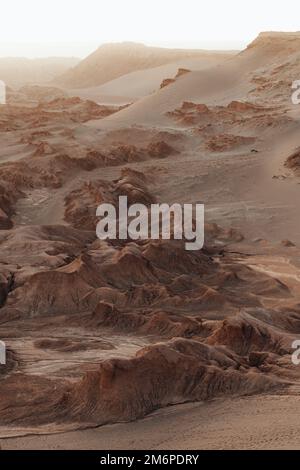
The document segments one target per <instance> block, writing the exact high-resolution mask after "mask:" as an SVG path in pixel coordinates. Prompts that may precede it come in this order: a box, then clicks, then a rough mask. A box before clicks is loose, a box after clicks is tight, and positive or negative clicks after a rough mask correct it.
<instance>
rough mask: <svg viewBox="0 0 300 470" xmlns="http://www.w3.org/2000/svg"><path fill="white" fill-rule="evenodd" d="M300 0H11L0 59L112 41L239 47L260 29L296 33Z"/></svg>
mask: <svg viewBox="0 0 300 470" xmlns="http://www.w3.org/2000/svg"><path fill="white" fill-rule="evenodd" d="M298 13H300V6H299V2H298V1H296V0H286V1H285V2H274V1H271V0H263V1H259V0H252V1H251V2H250V1H244V2H238V1H237V0H227V1H223V0H208V1H199V0H186V1H185V2H182V1H178V0H177V1H176V0H175V1H174V0H163V1H162V0H151V1H150V0H125V1H124V0H109V1H108V2H104V1H99V0H85V1H80V0H79V1H77V2H74V1H69V0H43V1H39V0H26V1H24V0H10V1H9V2H1V11H0V15H1V29H0V56H2V57H3V56H25V57H42V56H54V55H55V56H63V55H68V56H70V55H73V56H79V57H84V56H86V55H87V54H89V53H90V52H92V51H93V50H94V49H95V48H96V47H98V46H99V45H101V44H102V43H106V42H119V41H135V42H142V43H145V44H148V45H158V46H166V47H167V46H168V47H182V48H186V47H189V48H208V49H239V48H242V47H244V46H245V45H246V44H247V43H248V42H249V41H251V40H252V39H253V38H254V37H255V36H256V35H257V34H258V33H259V32H261V31H266V30H276V31H296V30H297V29H298V28H299V14H298Z"/></svg>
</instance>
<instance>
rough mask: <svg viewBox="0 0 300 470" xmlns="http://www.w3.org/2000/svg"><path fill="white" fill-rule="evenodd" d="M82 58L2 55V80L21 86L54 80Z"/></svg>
mask: <svg viewBox="0 0 300 470" xmlns="http://www.w3.org/2000/svg"><path fill="white" fill-rule="evenodd" d="M79 60H80V59H78V58H76V57H48V58H39V59H27V58H24V57H1V58H0V80H3V81H4V82H5V83H6V84H7V85H8V86H11V87H15V88H19V87H21V86H24V85H29V84H35V83H38V84H42V83H47V82H50V81H52V80H53V79H54V78H55V77H57V76H58V75H61V74H62V73H64V72H65V71H66V70H68V69H69V68H70V67H74V66H75V65H76V64H77V63H78V62H79Z"/></svg>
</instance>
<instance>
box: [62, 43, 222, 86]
mask: <svg viewBox="0 0 300 470" xmlns="http://www.w3.org/2000/svg"><path fill="white" fill-rule="evenodd" d="M228 52H229V51H228ZM212 53H214V51H204V50H197V49H188V50H185V49H167V48H160V47H149V46H145V45H143V44H136V43H131V42H124V43H113V44H104V45H102V46H100V47H99V48H98V49H97V50H96V51H95V52H93V53H92V54H91V55H89V56H88V57H87V58H86V59H84V60H82V61H81V62H80V63H79V64H77V65H76V66H75V67H73V68H72V69H70V70H68V71H67V72H65V73H64V74H62V75H61V76H60V77H58V78H57V79H56V80H55V84H57V85H60V86H64V87H67V88H86V87H93V86H99V85H103V84H104V83H106V82H109V81H111V80H114V79H116V78H119V77H121V76H122V75H125V74H128V73H131V72H135V71H138V70H145V69H148V68H153V67H159V66H161V65H165V64H169V63H172V62H176V61H178V60H181V59H189V58H200V57H205V56H206V55H209V54H212ZM215 53H216V54H218V52H217V51H216V52H215ZM220 54H223V55H224V51H222V52H220Z"/></svg>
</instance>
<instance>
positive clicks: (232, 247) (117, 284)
mask: <svg viewBox="0 0 300 470" xmlns="http://www.w3.org/2000/svg"><path fill="white" fill-rule="evenodd" d="M33 62H34V63H33ZM33 62H32V63H31V64H29V63H28V61H26V60H21V59H19V60H17V59H15V60H10V61H9V60H4V59H0V79H2V80H4V81H5V83H6V86H7V88H6V91H7V102H6V104H3V105H0V307H1V308H0V339H1V340H2V341H4V342H5V344H6V348H7V362H6V365H1V366H0V390H1V393H0V445H1V449H78V448H79V449H174V448H176V449H249V448H250V449H299V448H300V424H299V420H298V419H297V410H298V409H299V406H300V395H299V391H300V366H297V365H295V364H294V363H293V362H292V354H293V352H294V351H295V350H294V348H293V342H294V341H295V340H299V339H300V222H299V220H300V219H299V194H300V186H299V176H300V140H299V126H300V107H299V106H297V105H295V104H293V103H292V100H291V95H292V84H293V82H294V81H295V80H297V79H300V32H295V33H292V32H262V33H261V34H259V36H258V37H257V38H256V39H255V40H254V41H252V42H251V43H250V44H249V45H248V46H247V47H246V48H245V49H243V50H200V49H175V48H160V47H150V46H146V45H143V44H137V43H133V42H122V43H113V44H104V45H101V46H100V47H99V48H98V49H97V50H96V51H94V52H93V53H92V54H91V55H89V56H88V57H87V58H85V59H82V60H80V59H77V58H64V59H61V60H54V59H51V60H47V59H44V60H43V61H42V62H43V64H41V61H38V60H34V61H33ZM121 195H125V196H127V197H128V201H129V202H130V203H131V204H134V203H143V204H145V205H147V206H150V205H151V204H152V203H155V202H159V203H169V204H173V203H175V202H176V203H181V204H184V203H203V204H204V205H205V245H204V248H203V249H202V250H198V251H187V250H185V247H184V240H175V239H171V240H162V239H160V240H151V239H150V240H136V241H132V240H130V239H128V240H99V239H98V238H97V236H96V224H97V221H98V219H97V217H96V209H97V207H98V205H99V204H101V203H106V202H108V203H112V204H117V200H118V197H119V196H121Z"/></svg>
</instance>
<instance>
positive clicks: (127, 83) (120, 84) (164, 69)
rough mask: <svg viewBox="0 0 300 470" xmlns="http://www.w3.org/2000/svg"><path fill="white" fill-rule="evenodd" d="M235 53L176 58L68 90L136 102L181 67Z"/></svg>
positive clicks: (212, 62) (101, 98) (202, 64)
mask: <svg viewBox="0 0 300 470" xmlns="http://www.w3.org/2000/svg"><path fill="white" fill-rule="evenodd" d="M234 54H235V53H231V52H225V53H221V52H211V53H208V52H207V53H205V54H204V53H203V54H202V55H200V57H197V58H191V59H181V60H178V61H176V60H175V61H174V62H172V63H170V64H167V65H161V66H159V67H153V68H149V67H147V68H145V69H143V70H139V71H137V72H131V73H128V74H125V75H122V76H121V77H119V78H116V79H114V80H111V81H108V82H107V83H105V84H104V85H100V86H97V87H92V88H78V89H74V90H72V89H71V90H68V93H69V94H70V95H71V94H74V95H76V96H81V97H83V98H88V99H92V100H94V101H96V102H99V103H103V104H105V103H109V102H112V103H115V102H120V103H128V102H133V101H136V100H138V99H140V98H142V97H143V96H147V95H150V94H151V93H154V92H156V91H157V90H159V87H160V84H161V83H162V81H163V80H164V79H166V78H167V77H174V76H175V75H176V74H177V72H178V70H179V69H180V68H187V69H189V70H202V69H205V68H209V67H211V66H213V65H215V64H217V63H219V62H222V61H224V60H227V59H228V58H229V57H231V56H232V55H234Z"/></svg>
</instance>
